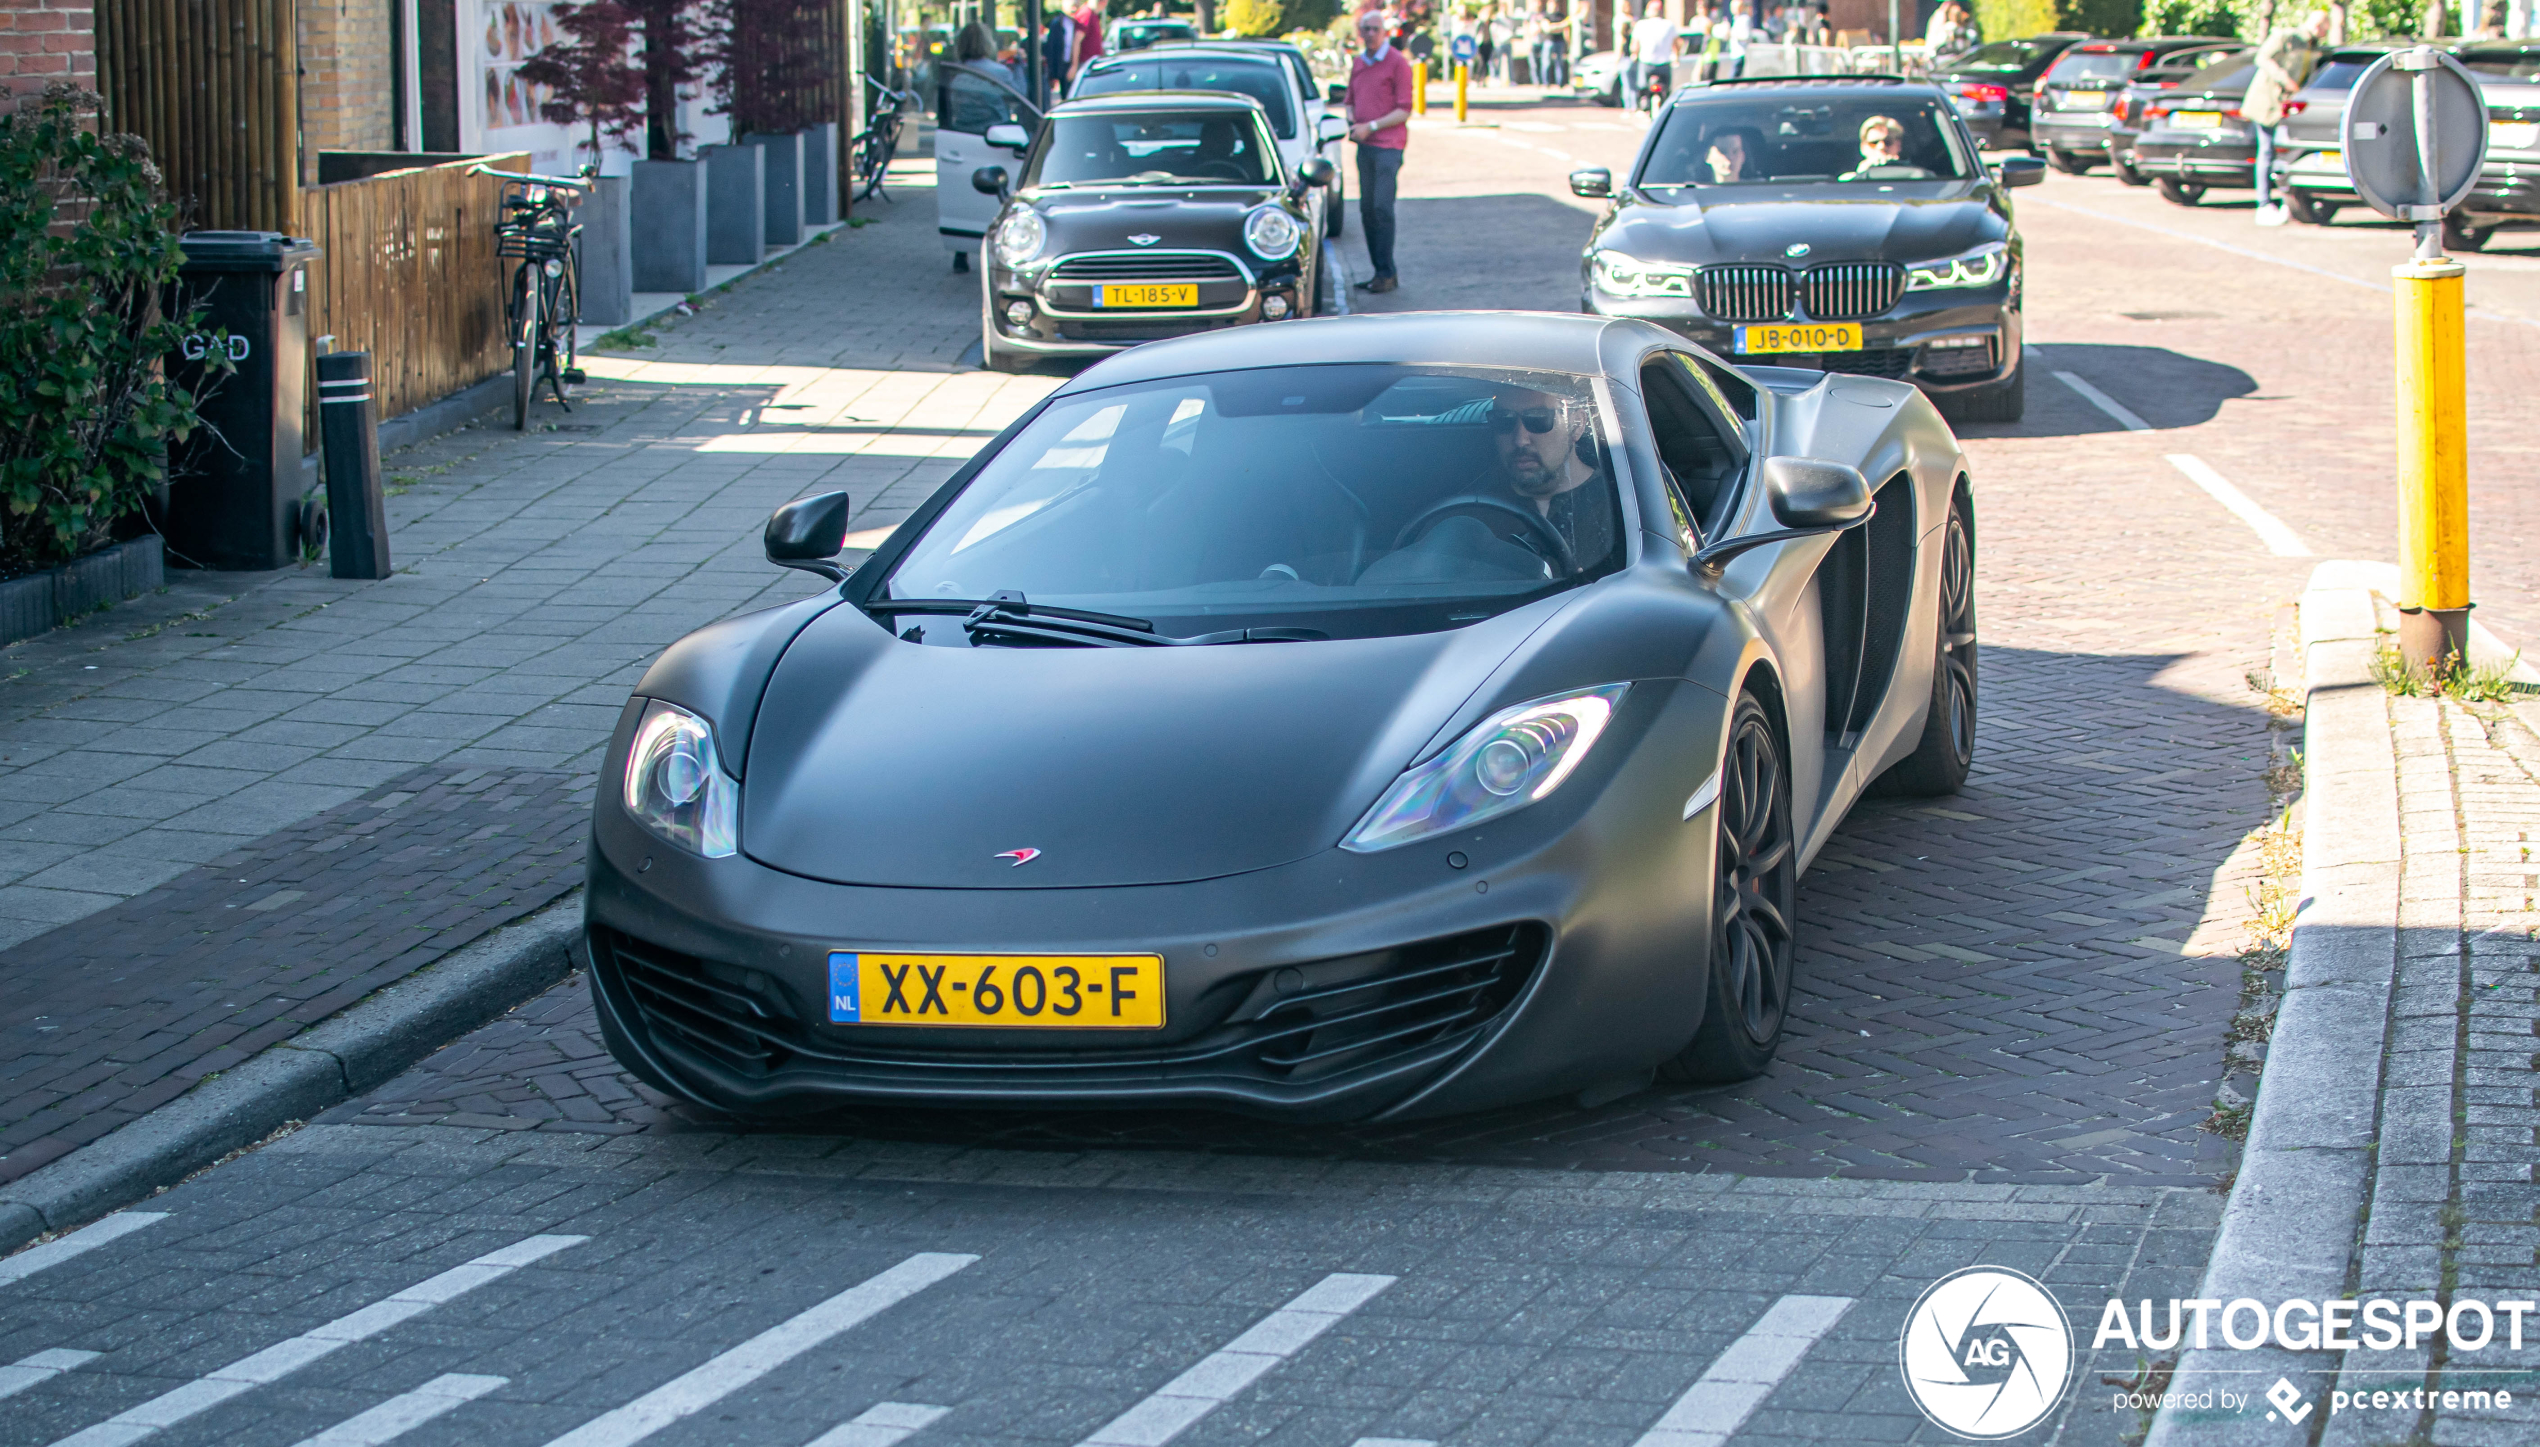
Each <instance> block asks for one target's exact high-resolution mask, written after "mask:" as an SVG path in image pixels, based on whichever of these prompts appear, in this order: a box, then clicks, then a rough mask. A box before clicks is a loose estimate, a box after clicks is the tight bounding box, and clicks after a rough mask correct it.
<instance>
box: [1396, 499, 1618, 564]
mask: <svg viewBox="0 0 2540 1447" xmlns="http://www.w3.org/2000/svg"><path fill="white" fill-rule="evenodd" d="M1459 512H1462V513H1483V514H1489V513H1500V514H1503V515H1505V516H1507V517H1512V518H1515V519H1516V520H1517V521H1518V522H1520V523H1522V524H1524V525H1525V528H1526V531H1528V532H1530V533H1532V534H1534V536H1535V539H1536V541H1538V542H1540V543H1542V544H1543V546H1542V547H1540V548H1537V549H1536V550H1535V551H1536V552H1537V553H1539V554H1541V555H1542V556H1543V557H1544V558H1545V559H1547V560H1548V561H1550V562H1551V563H1552V564H1553V565H1554V566H1555V567H1557V568H1559V569H1560V570H1561V571H1562V572H1563V573H1574V572H1576V571H1578V563H1577V561H1576V560H1574V559H1573V558H1572V557H1571V556H1570V542H1569V539H1567V538H1564V537H1562V536H1561V533H1560V530H1559V529H1557V528H1555V527H1554V526H1553V525H1552V524H1551V523H1550V522H1549V521H1548V520H1546V519H1545V517H1544V515H1543V514H1541V513H1539V512H1536V511H1535V510H1534V509H1533V508H1530V507H1519V506H1518V505H1517V504H1515V503H1513V502H1507V501H1504V500H1502V499H1500V498H1495V497H1484V496H1482V495H1481V494H1479V493H1471V492H1468V493H1465V494H1464V495H1462V496H1461V497H1450V498H1446V499H1443V500H1441V501H1439V502H1436V503H1432V504H1430V505H1429V506H1428V507H1425V508H1423V509H1421V510H1420V515H1419V516H1418V517H1415V518H1413V519H1412V520H1411V521H1410V522H1408V523H1405V524H1404V525H1403V528H1402V531H1401V532H1400V533H1398V534H1396V535H1395V537H1394V540H1393V545H1394V551H1396V552H1400V551H1401V550H1402V549H1404V548H1407V547H1409V546H1411V544H1412V542H1413V541H1414V540H1416V539H1417V538H1418V537H1419V536H1420V535H1421V534H1423V533H1425V532H1427V531H1428V530H1429V529H1431V528H1433V527H1435V526H1437V525H1438V524H1439V523H1441V522H1444V521H1445V520H1446V519H1447V518H1448V517H1449V516H1450V515H1452V514H1455V513H1459Z"/></svg>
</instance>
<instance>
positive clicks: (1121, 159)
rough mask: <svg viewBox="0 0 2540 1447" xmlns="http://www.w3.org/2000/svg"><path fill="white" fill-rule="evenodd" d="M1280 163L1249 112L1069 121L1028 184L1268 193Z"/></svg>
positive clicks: (1143, 113) (1029, 171)
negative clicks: (1227, 185) (1227, 186)
mask: <svg viewBox="0 0 2540 1447" xmlns="http://www.w3.org/2000/svg"><path fill="white" fill-rule="evenodd" d="M1278 180H1279V158H1278V156H1277V155H1276V154H1275V153H1274V152H1272V151H1271V149H1270V146H1269V143H1268V142H1266V141H1264V140H1263V139H1262V138H1261V130H1260V128H1259V127H1258V126H1256V125H1254V124H1253V119H1252V115H1251V113H1250V112H1248V111H1234V110H1189V111H1148V110H1139V111H1128V112H1124V113H1122V114H1118V115H1061V116H1053V117H1051V118H1050V123H1049V129H1048V130H1047V132H1046V133H1044V134H1043V136H1042V137H1041V143H1040V146H1039V148H1038V150H1036V151H1035V152H1034V153H1033V158H1032V163H1031V164H1030V165H1029V166H1028V167H1026V168H1025V169H1024V173H1023V185H1024V186H1025V187H1027V188H1029V187H1033V186H1060V185H1063V186H1100V185H1131V186H1138V185H1153V186H1185V185H1189V184H1190V183H1192V182H1194V181H1201V182H1233V183H1235V184H1237V185H1246V186H1268V185H1276V184H1277V183H1278Z"/></svg>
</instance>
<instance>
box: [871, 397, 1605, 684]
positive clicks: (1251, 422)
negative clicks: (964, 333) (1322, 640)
mask: <svg viewBox="0 0 2540 1447" xmlns="http://www.w3.org/2000/svg"><path fill="white" fill-rule="evenodd" d="M1599 421H1600V419H1599V417H1598V414H1597V405H1596V402H1595V397H1594V393H1593V391H1592V389H1591V388H1590V386H1589V384H1588V379H1586V378H1584V377H1579V376H1575V375H1571V374H1568V373H1556V372H1536V371H1522V370H1515V369H1506V368H1488V367H1450V366H1395V365H1370V364H1348V365H1330V366H1309V367H1279V368H1262V369H1256V370H1247V371H1236V372H1219V373H1213V374H1206V375H1201V376H1194V377H1182V378H1174V379H1170V380H1166V381H1158V382H1141V383H1132V384H1128V385H1124V386H1119V387H1108V388H1103V389H1101V390H1098V391H1093V392H1087V393H1084V394H1082V395H1080V396H1072V397H1066V398H1062V399H1060V400H1059V401H1057V402H1056V403H1054V404H1052V405H1051V406H1050V407H1049V408H1048V409H1047V410H1045V411H1043V412H1042V413H1041V414H1040V415H1039V416H1038V417H1036V418H1034V419H1033V420H1032V422H1031V423H1030V425H1029V426H1027V427H1026V428H1024V430H1023V431H1022V432H1021V433H1020V434H1018V435H1017V436H1016V437H1015V438H1014V440H1013V441H1011V442H1010V443H1008V444H1007V445H1006V447H1005V448H1004V450H1002V451H1000V452H999V453H998V454H997V455H996V456H995V457H994V458H992V459H990V460H989V461H988V462H987V463H986V465H985V466H983V467H982V468H981V469H980V471H979V473H978V474H977V475H976V476H975V477H974V478H972V480H971V481H970V483H969V485H968V486H966V487H965V488H963V489H962V491H961V494H960V495H959V496H958V497H956V498H955V499H954V500H953V501H952V503H951V505H950V506H949V507H947V508H946V509H945V510H944V512H943V513H942V514H941V515H939V516H938V517H937V518H936V519H935V520H934V522H933V523H932V524H931V525H930V526H928V527H927V529H926V531H925V533H924V534H923V535H922V536H921V537H920V538H918V540H917V541H916V543H915V544H914V545H913V546H912V547H911V548H910V549H909V551H908V553H907V554H906V555H905V556H904V557H903V558H902V559H901V560H900V562H899V564H898V566H897V567H895V568H894V569H893V570H892V572H891V575H890V577H889V579H888V581H887V583H886V584H885V590H884V592H883V593H882V594H880V595H879V596H878V597H877V598H876V600H875V602H874V603H873V604H870V605H868V606H870V607H872V608H873V610H874V611H875V612H877V613H882V612H888V611H891V610H890V609H889V608H888V607H887V605H888V604H890V603H892V602H894V601H905V602H909V603H913V604H935V605H936V606H935V607H934V608H933V609H932V610H931V611H934V612H943V611H946V608H945V607H944V605H945V604H947V603H950V602H954V601H959V600H996V599H1000V598H1003V599H1008V600H1014V599H1019V600H1021V601H1024V602H1028V603H1029V604H1030V605H1031V606H1034V607H1054V608H1063V609H1077V610H1085V611H1088V612H1092V613H1096V614H1099V615H1103V616H1105V617H1108V618H1112V619H1114V620H1125V621H1126V622H1127V624H1128V625H1130V626H1137V625H1140V624H1147V625H1151V626H1152V628H1153V629H1154V631H1155V632H1156V633H1157V634H1158V635H1161V636H1163V637H1166V638H1176V637H1184V638H1186V637H1191V636H1194V635H1210V636H1212V637H1213V636H1214V635H1218V634H1222V633H1225V632H1227V631H1228V630H1235V631H1238V632H1240V631H1242V630H1246V629H1259V630H1272V631H1275V632H1280V633H1282V634H1283V635H1284V636H1287V637H1291V638H1314V637H1327V638H1364V637H1378V636H1388V635H1395V634H1405V633H1426V632H1434V631H1436V630H1439V629H1444V628H1453V627H1460V626H1462V625H1463V624H1466V623H1471V622H1476V621H1479V620H1481V619H1483V618H1488V617H1490V616H1492V615H1493V614H1496V613H1500V612H1504V611H1506V610H1507V609H1510V608H1514V607H1518V606H1521V605H1523V604H1525V603H1528V602H1532V601H1533V600H1535V599H1538V598H1542V597H1546V596H1549V595H1551V594H1553V593H1557V592H1561V591H1563V590H1565V589H1569V588H1574V587H1577V586H1579V585H1580V584H1582V583H1584V582H1586V581H1588V580H1590V579H1593V578H1597V577H1601V576H1603V575H1605V574H1607V573H1610V572H1612V571H1614V570H1615V569H1616V568H1618V567H1620V566H1621V565H1622V560H1623V555H1624V547H1625V538H1626V535H1627V529H1626V527H1625V525H1624V517H1623V513H1622V506H1621V500H1620V497H1619V494H1618V491H1617V489H1616V486H1615V481H1614V474H1613V469H1612V466H1611V462H1610V459H1609V457H1608V454H1607V451H1606V447H1605V444H1604V442H1603V440H1602V436H1603V432H1604V428H1603V427H1601V426H1600V425H1599ZM899 611H901V612H904V613H908V614H911V615H916V614H919V613H921V612H924V611H928V610H925V609H921V608H908V609H902V610H899ZM914 631H915V632H916V633H917V635H918V636H917V637H916V639H915V641H918V642H924V643H936V644H949V645H953V646H967V645H968V644H970V643H971V642H972V641H973V639H972V638H971V637H969V636H965V632H964V629H963V628H962V627H961V626H960V624H959V622H958V620H954V619H944V618H932V617H928V618H923V619H922V621H918V622H916V623H915V624H914ZM902 636H903V637H908V636H910V630H908V629H903V630H902ZM1230 641H1233V640H1230Z"/></svg>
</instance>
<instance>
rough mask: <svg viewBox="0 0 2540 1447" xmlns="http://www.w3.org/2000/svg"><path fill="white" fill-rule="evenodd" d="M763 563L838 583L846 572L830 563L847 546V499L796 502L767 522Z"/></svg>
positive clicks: (828, 495)
mask: <svg viewBox="0 0 2540 1447" xmlns="http://www.w3.org/2000/svg"><path fill="white" fill-rule="evenodd" d="M761 542H762V544H763V545H764V546H765V547H766V549H767V560H768V561H769V562H771V563H774V564H775V565H776V566H778V567H780V568H800V569H802V570H803V571H804V572H806V573H818V574H819V575H820V576H822V577H824V578H827V579H828V580H829V581H831V582H833V583H835V582H841V581H843V580H844V579H845V578H846V576H847V570H846V569H844V568H841V567H839V566H838V565H837V564H836V563H833V562H831V561H830V559H832V558H835V557H836V556H838V552H839V550H840V549H842V548H844V547H845V546H846V545H847V495H846V494H845V493H843V492H824V493H821V494H820V495H818V496H816V497H803V498H796V499H795V500H794V501H792V502H789V503H787V504H785V505H784V506H783V507H780V508H778V509H777V510H776V511H775V512H774V513H773V514H771V515H770V516H769V517H768V519H767V531H766V533H765V534H764V535H762V538H761Z"/></svg>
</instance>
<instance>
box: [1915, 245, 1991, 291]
mask: <svg viewBox="0 0 2540 1447" xmlns="http://www.w3.org/2000/svg"><path fill="white" fill-rule="evenodd" d="M2010 267H2011V247H2010V244H2009V243H2008V242H2002V241H1992V242H1987V243H1985V244H1984V245H1982V246H1979V247H1977V248H1976V249H1975V250H1973V251H1970V252H1968V253H1967V254H1966V255H1964V256H1952V257H1948V258H1945V259H1943V260H1940V261H1926V262H1922V263H1920V264H1918V265H1914V266H1909V267H1907V268H1906V269H1905V289H1906V290H1907V291H1948V290H1950V289H1952V288H1955V287H1962V286H1991V285H1993V284H1994V283H1995V282H1997V281H2000V280H2001V279H2002V273H2003V272H2005V271H2008V270H2009V269H2010Z"/></svg>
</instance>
